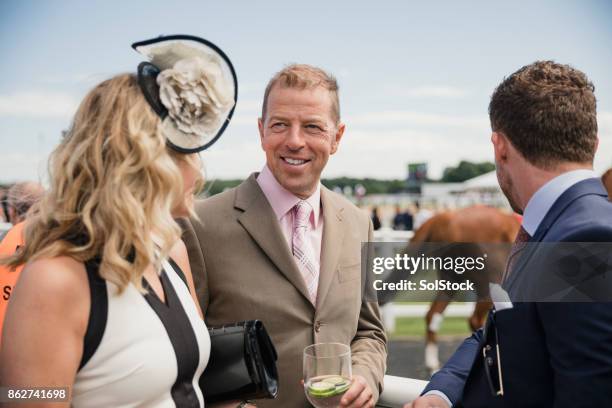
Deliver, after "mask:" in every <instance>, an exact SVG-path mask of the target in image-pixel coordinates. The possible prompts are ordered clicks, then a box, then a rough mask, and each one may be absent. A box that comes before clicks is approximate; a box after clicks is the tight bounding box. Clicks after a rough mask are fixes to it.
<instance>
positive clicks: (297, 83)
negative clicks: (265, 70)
mask: <svg viewBox="0 0 612 408" xmlns="http://www.w3.org/2000/svg"><path fill="white" fill-rule="evenodd" d="M276 84H278V85H279V86H282V87H284V88H297V89H313V88H316V87H319V86H320V87H323V88H324V89H327V90H328V91H329V96H330V97H331V101H332V107H331V110H332V111H331V114H332V119H333V120H334V122H335V123H336V124H338V123H339V122H340V101H339V98H338V82H337V81H336V78H335V77H334V76H333V75H331V74H329V73H327V72H325V71H324V70H322V69H321V68H318V67H314V66H312V65H306V64H292V65H288V66H286V67H285V68H283V69H282V70H281V71H279V72H277V73H276V74H275V75H274V76H273V77H272V79H270V82H268V86H266V91H265V93H264V99H263V105H262V108H261V118H262V120H265V118H266V110H267V108H268V97H269V96H270V91H271V90H272V87H273V86H274V85H276Z"/></svg>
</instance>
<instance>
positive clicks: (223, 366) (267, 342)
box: [200, 320, 278, 403]
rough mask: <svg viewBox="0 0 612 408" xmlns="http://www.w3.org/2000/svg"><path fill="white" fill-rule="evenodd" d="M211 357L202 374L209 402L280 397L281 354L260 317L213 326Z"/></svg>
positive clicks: (209, 330)
mask: <svg viewBox="0 0 612 408" xmlns="http://www.w3.org/2000/svg"><path fill="white" fill-rule="evenodd" d="M208 332H209V334H210V359H209V361H208V365H207V366H206V369H205V370H204V374H202V376H201V377H200V388H201V389H202V393H203V394H204V399H205V400H206V402H207V403H212V402H219V401H230V400H250V399H262V398H276V396H277V394H278V371H277V369H276V360H277V358H278V356H277V354H276V349H275V348H274V344H273V343H272V339H270V336H269V335H268V332H267V331H266V328H265V327H264V325H263V323H262V322H261V321H259V320H249V321H246V322H239V323H233V324H229V325H224V326H221V327H211V328H209V329H208Z"/></svg>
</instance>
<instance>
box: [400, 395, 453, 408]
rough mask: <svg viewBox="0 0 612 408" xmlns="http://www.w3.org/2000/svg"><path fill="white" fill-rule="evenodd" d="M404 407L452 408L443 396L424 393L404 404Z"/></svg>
mask: <svg viewBox="0 0 612 408" xmlns="http://www.w3.org/2000/svg"><path fill="white" fill-rule="evenodd" d="M404 408H450V406H449V405H448V404H447V403H446V401H444V400H443V399H442V398H440V397H438V396H437V395H424V396H422V397H419V398H417V399H415V400H414V401H412V403H411V404H406V405H404Z"/></svg>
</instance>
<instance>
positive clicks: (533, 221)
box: [425, 169, 599, 407]
mask: <svg viewBox="0 0 612 408" xmlns="http://www.w3.org/2000/svg"><path fill="white" fill-rule="evenodd" d="M593 177H599V176H598V175H597V173H595V172H594V171H593V170H587V169H579V170H572V171H568V172H567V173H563V174H561V175H559V176H557V177H555V178H553V179H552V180H549V181H548V182H547V183H546V184H544V185H543V186H542V187H540V188H539V189H538V191H536V192H535V193H534V194H533V196H532V197H531V199H530V200H529V202H528V203H527V205H526V206H525V210H524V211H523V228H525V231H527V232H528V233H529V235H531V236H533V234H535V232H536V231H537V229H538V227H539V226H540V223H541V222H542V220H543V219H544V217H545V216H546V214H547V213H548V211H549V210H550V208H551V207H552V206H553V204H554V203H555V201H557V199H558V198H559V197H561V194H563V193H564V192H565V190H567V189H568V188H570V187H571V186H573V185H574V184H576V183H579V182H581V181H582V180H586V179H589V178H593ZM425 395H437V396H438V397H440V398H442V399H443V400H444V401H446V403H447V404H448V406H449V407H452V404H451V401H450V399H449V398H448V397H447V396H446V394H444V393H443V392H442V391H438V390H431V391H428V392H426V393H425Z"/></svg>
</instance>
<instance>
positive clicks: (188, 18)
mask: <svg viewBox="0 0 612 408" xmlns="http://www.w3.org/2000/svg"><path fill="white" fill-rule="evenodd" d="M359 3H361V4H362V5H359ZM160 34H193V35H198V36H202V37H204V38H206V39H208V40H210V41H212V42H214V43H216V44H217V45H219V46H220V47H221V48H222V49H223V50H224V51H225V52H226V53H227V54H228V55H229V57H230V58H231V59H232V61H233V63H234V66H235V68H236V70H237V73H238V81H239V96H238V106H237V110H236V114H235V117H234V118H235V119H234V120H233V121H232V123H231V124H230V126H229V127H228V130H227V131H226V133H225V134H224V135H223V137H222V139H221V140H220V141H219V142H218V143H217V144H215V145H214V146H213V147H212V148H211V149H210V151H207V152H205V153H204V154H203V158H204V160H205V162H206V166H207V173H208V174H207V176H208V177H210V178H230V177H231V178H244V177H246V176H248V174H249V173H250V172H252V171H255V170H259V169H260V168H261V167H262V166H263V163H264V155H263V152H262V151H261V148H260V146H259V136H258V133H257V117H258V116H259V113H260V110H261V100H262V96H263V90H264V87H265V84H266V83H267V81H268V79H269V78H270V76H272V75H273V74H274V73H275V72H276V71H278V70H279V69H280V68H282V67H283V66H284V65H286V64H288V63H292V62H303V63H309V64H314V65H319V66H321V67H323V68H325V69H327V70H328V71H330V72H331V73H333V74H335V75H336V76H337V78H338V80H339V83H340V93H341V94H340V100H341V111H342V112H341V113H342V119H343V121H344V122H345V123H346V125H347V130H346V133H345V136H344V138H343V140H342V143H341V145H340V149H339V151H338V153H337V154H336V155H335V156H333V157H332V158H331V160H330V162H329V164H328V166H327V168H326V170H325V172H324V176H325V177H335V176H343V175H345V176H356V177H365V176H368V177H378V178H403V177H405V176H406V164H407V163H409V162H415V161H425V162H428V163H429V168H430V176H433V177H437V176H440V174H441V172H442V169H443V168H444V167H446V166H450V165H455V164H456V163H457V162H458V161H459V160H463V159H465V160H472V161H482V160H492V149H491V145H490V141H489V139H490V129H489V123H488V118H487V105H488V100H489V97H490V95H491V93H492V91H493V89H494V88H495V86H496V85H497V84H498V83H499V82H500V81H501V80H502V79H503V77H504V76H507V75H509V74H510V73H512V72H513V71H515V70H517V69H518V68H520V67H521V66H523V65H526V64H529V63H531V62H533V61H535V60H538V59H554V60H556V61H558V62H562V63H568V64H571V65H573V66H575V67H576V68H579V69H581V70H583V71H584V72H586V73H587V75H588V76H589V77H590V78H591V80H592V81H593V83H594V84H595V87H596V90H595V93H596V96H597V98H598V121H599V127H600V148H599V152H598V155H597V157H596V170H598V171H599V172H603V170H604V169H605V168H608V167H611V166H612V51H611V50H612V2H610V1H605V0H602V1H580V2H579V1H537V2H533V1H512V2H504V3H502V2H492V1H461V2H459V1H429V2H425V1H414V2H409V1H395V2H392V1H377V2H371V1H370V2H357V1H302V2H299V3H298V2H290V1H286V0H284V1H264V0H262V1H217V2H209V1H181V2H180V1H177V2H168V1H165V2H156V1H151V0H147V1H142V0H135V1H126V0H123V1H109V0H105V1H86V2H85V1H45V2H43V1H27V0H19V1H18V0H3V1H1V2H0V38H1V39H2V40H1V41H0V55H2V62H1V63H0V182H8V181H15V180H22V179H41V180H43V181H44V180H45V179H46V162H47V157H48V154H49V152H50V151H51V150H52V149H53V148H54V146H56V145H57V143H58V141H59V138H60V134H61V131H62V130H63V129H65V128H67V127H68V124H69V123H70V119H71V116H72V114H73V113H74V111H75V108H76V106H77V104H78V102H79V101H80V99H81V98H82V97H83V96H84V94H85V93H86V92H87V90H89V89H90V88H91V87H92V86H93V85H95V84H96V83H97V82H100V81H101V80H103V79H106V78H108V77H110V76H112V75H114V74H116V73H120V72H130V71H134V70H135V68H136V66H137V65H138V63H139V62H140V61H141V58H140V56H139V55H138V54H137V53H136V52H134V51H133V50H132V49H131V47H130V44H131V43H132V42H135V41H139V40H144V39H148V38H151V37H155V36H157V35H160Z"/></svg>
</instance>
